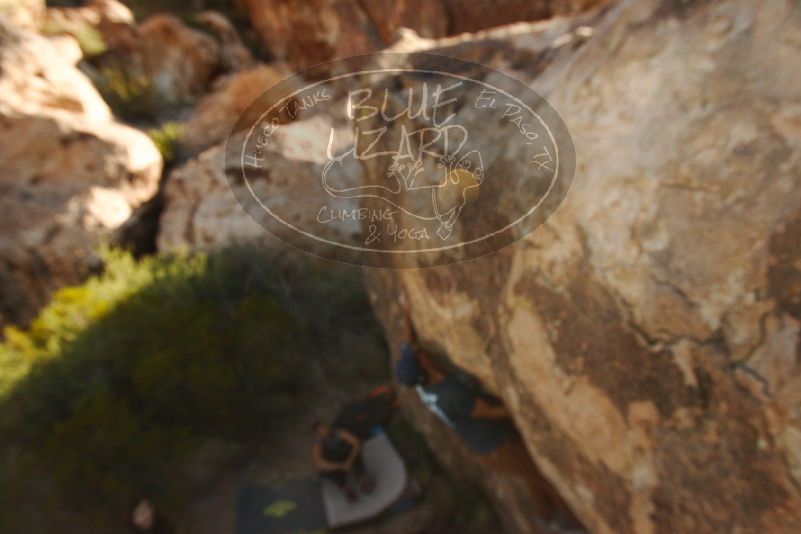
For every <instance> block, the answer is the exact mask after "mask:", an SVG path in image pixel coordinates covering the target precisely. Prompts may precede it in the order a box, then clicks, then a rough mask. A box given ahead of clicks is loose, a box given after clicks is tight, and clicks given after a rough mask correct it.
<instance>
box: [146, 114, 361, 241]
mask: <svg viewBox="0 0 801 534" xmlns="http://www.w3.org/2000/svg"><path fill="white" fill-rule="evenodd" d="M332 127H335V128H336V127H337V124H336V123H335V122H334V121H333V120H332V118H331V117H328V116H326V115H316V116H313V117H311V118H309V119H305V120H299V121H296V122H292V123H290V124H286V125H284V126H281V127H280V129H278V130H277V133H276V134H275V136H274V137H272V138H271V142H270V144H269V145H268V146H267V148H266V152H265V154H264V162H263V166H262V167H261V168H259V169H258V170H256V171H252V172H249V173H248V180H249V182H248V184H246V183H244V181H243V179H242V166H241V162H240V163H237V162H236V158H226V145H225V144H224V143H223V144H219V145H217V146H214V147H212V148H210V149H208V150H206V151H205V152H203V153H201V154H200V155H199V156H197V157H196V158H193V159H191V160H190V161H189V162H187V163H186V164H184V165H183V166H181V167H179V168H177V169H175V170H174V171H173V172H172V173H171V174H170V176H169V177H168V179H167V183H166V185H165V188H164V211H163V212H162V215H161V223H160V227H159V235H158V243H157V244H158V249H159V250H160V251H171V250H180V249H214V248H221V247H225V246H229V245H232V244H235V243H243V242H253V241H263V242H265V243H266V244H267V245H268V246H270V247H284V246H286V245H284V244H282V243H280V242H279V241H278V240H276V239H274V237H273V236H271V235H270V234H268V233H267V232H265V230H264V228H263V227H262V226H260V224H264V225H267V224H269V222H268V221H270V220H271V218H270V217H269V216H268V214H267V212H266V211H263V210H261V209H253V207H254V206H252V205H243V204H239V201H242V202H247V203H251V202H252V203H254V204H255V202H256V200H255V198H259V199H261V200H263V201H265V202H268V203H269V205H270V206H271V207H273V208H274V209H276V208H277V209H280V210H281V213H282V215H283V216H284V217H285V218H286V219H287V220H290V221H292V222H293V223H294V224H296V225H299V226H301V227H303V226H305V225H312V224H313V225H315V226H317V224H316V223H315V222H314V220H313V218H314V216H315V215H316V213H311V212H310V211H309V210H308V205H307V204H306V202H308V203H310V204H311V205H315V204H316V203H320V202H324V201H325V200H326V199H325V198H315V197H314V195H315V193H313V192H308V191H305V189H301V188H305V184H306V183H308V181H309V179H310V178H311V179H317V180H319V176H320V174H321V173H322V169H323V166H324V165H325V164H326V163H327V161H328V158H327V156H326V153H325V149H324V148H321V147H319V146H313V145H312V143H310V142H309V141H308V140H309V139H313V138H320V136H323V135H326V136H327V134H328V132H329V130H330V128H332ZM246 134H247V132H246V131H242V132H241V133H240V134H238V136H237V137H235V138H234V140H233V141H232V142H231V145H232V146H237V145H238V144H241V141H238V139H239V138H240V137H241V136H244V135H246ZM349 170H350V171H351V173H350V179H352V180H353V181H354V182H357V183H358V182H359V181H360V180H361V179H362V175H361V168H360V167H358V166H355V165H354V166H352V167H349ZM248 186H249V187H251V188H252V190H253V191H254V192H255V195H256V196H254V197H251V195H250V194H249V193H248V192H247V191H248V189H247V188H248ZM317 194H321V195H323V194H324V192H322V191H321V192H319V193H317ZM299 198H303V199H304V202H303V203H302V204H298V203H297V200H298V199H299ZM237 199H239V200H237ZM348 202H349V203H348V204H346V205H343V207H350V208H351V209H353V208H358V204H357V202H356V200H352V201H348ZM246 209H247V210H248V211H249V212H250V213H251V214H254V216H257V217H263V219H260V220H259V221H258V223H257V221H256V220H254V218H252V217H251V215H249V214H248V211H246ZM286 232H288V234H286V236H285V235H283V234H281V233H277V237H279V238H284V237H287V236H290V234H289V232H290V231H289V229H286ZM325 232H327V233H323V234H321V236H322V237H325V238H331V239H343V236H344V237H349V236H350V235H351V234H354V233H359V232H361V227H360V225H359V223H358V221H355V220H344V221H336V222H334V223H333V224H329V225H326V226H325Z"/></svg>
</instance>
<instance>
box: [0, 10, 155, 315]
mask: <svg viewBox="0 0 801 534" xmlns="http://www.w3.org/2000/svg"><path fill="white" fill-rule="evenodd" d="M79 58H80V51H79V49H78V45H77V43H75V42H74V41H73V40H71V39H70V38H69V37H63V38H59V39H58V40H57V41H50V40H48V39H45V38H43V37H39V36H37V35H33V34H27V33H23V32H20V31H18V30H16V29H14V28H12V27H10V26H8V25H6V24H0V95H1V96H0V161H2V162H3V163H2V166H0V189H2V195H0V229H1V230H0V294H1V295H2V299H0V323H5V322H9V321H13V322H18V323H19V322H25V321H26V320H27V319H29V318H30V317H31V316H32V314H33V313H34V312H35V311H36V309H37V308H39V307H40V306H41V305H43V304H45V303H46V302H47V300H48V298H49V295H50V293H51V292H52V291H53V290H54V289H56V288H58V287H61V286H63V285H66V284H70V283H75V282H78V281H80V279H81V278H82V277H84V276H85V275H86V274H88V273H89V272H90V270H91V269H93V268H94V267H96V265H97V259H96V256H95V253H94V250H95V247H96V246H97V245H99V244H100V243H102V242H103V241H104V240H105V238H106V237H107V236H109V235H110V234H111V233H112V232H113V231H114V230H115V229H116V228H118V227H119V226H120V225H121V224H122V223H123V222H124V221H125V220H126V219H127V218H128V216H129V215H130V214H131V212H132V210H133V209H134V208H135V207H136V206H138V205H140V204H141V203H143V202H144V201H146V200H147V199H149V198H150V197H152V196H153V195H154V194H155V192H156V189H157V186H158V180H159V177H160V174H161V166H162V161H161V156H160V154H159V153H158V151H157V150H156V148H155V146H154V145H153V143H152V142H151V141H150V139H148V137H147V136H146V135H144V134H143V133H141V132H139V131H137V130H134V129H132V128H129V127H127V126H123V125H122V124H119V123H116V122H114V120H113V119H112V117H111V113H110V112H109V109H108V107H107V106H106V105H105V103H104V102H103V100H102V99H101V98H100V95H99V94H98V93H97V92H96V91H95V89H94V88H93V87H92V85H91V84H90V83H89V81H88V80H87V79H86V78H85V77H84V76H83V75H82V74H81V73H80V72H79V71H78V70H77V69H76V68H75V66H74V62H75V61H77V60H78V59H79Z"/></svg>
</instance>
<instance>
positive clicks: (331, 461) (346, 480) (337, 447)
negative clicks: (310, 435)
mask: <svg viewBox="0 0 801 534" xmlns="http://www.w3.org/2000/svg"><path fill="white" fill-rule="evenodd" d="M313 430H314V433H315V435H316V436H317V442H316V443H315V444H314V445H313V446H312V460H313V462H314V466H315V467H316V468H317V471H318V472H319V473H320V476H322V477H324V478H327V479H328V480H330V481H332V482H333V483H334V484H336V485H337V486H338V487H339V488H340V489H341V490H342V491H343V492H344V493H345V496H346V497H347V498H348V500H349V501H351V502H354V501H356V500H357V499H358V492H357V491H356V485H357V484H359V485H360V486H361V489H362V491H364V492H365V493H370V492H371V491H372V489H373V481H372V479H371V477H370V476H369V475H368V474H367V472H366V470H365V467H364V461H363V459H362V442H361V440H360V439H359V438H357V437H356V436H354V435H353V434H352V433H350V432H348V431H347V430H345V429H342V428H332V427H330V426H328V425H326V424H325V423H321V422H319V421H317V422H315V423H314V427H313Z"/></svg>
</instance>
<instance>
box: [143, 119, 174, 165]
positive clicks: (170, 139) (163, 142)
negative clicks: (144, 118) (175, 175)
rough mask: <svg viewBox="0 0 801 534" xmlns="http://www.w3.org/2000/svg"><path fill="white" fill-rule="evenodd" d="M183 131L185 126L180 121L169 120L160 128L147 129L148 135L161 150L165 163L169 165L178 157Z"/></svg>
mask: <svg viewBox="0 0 801 534" xmlns="http://www.w3.org/2000/svg"><path fill="white" fill-rule="evenodd" d="M182 133H183V126H182V125H181V123H180V122H175V121H167V122H165V123H163V124H162V125H161V126H159V127H158V128H151V129H150V130H148V131H147V135H149V136H150V139H152V140H153V143H154V144H155V145H156V148H158V149H159V152H161V157H162V158H164V163H166V164H168V165H169V164H170V163H173V162H175V160H176V159H177V157H178V153H179V151H180V148H181V134H182Z"/></svg>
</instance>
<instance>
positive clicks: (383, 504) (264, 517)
mask: <svg viewBox="0 0 801 534" xmlns="http://www.w3.org/2000/svg"><path fill="white" fill-rule="evenodd" d="M362 457H363V459H364V464H365V468H366V469H367V472H368V473H369V474H370V475H371V476H372V477H373V478H374V480H375V487H374V489H373V491H372V492H371V493H370V494H369V495H365V494H364V493H361V492H360V494H359V499H358V500H357V501H355V502H349V501H348V499H347V497H345V495H344V494H343V493H342V491H340V489H339V488H338V487H337V486H336V485H335V484H333V483H332V482H330V481H329V480H320V479H319V478H318V477H316V476H314V477H311V478H304V479H299V480H292V481H289V482H286V483H282V484H275V485H265V486H254V485H249V486H245V487H244V488H242V490H241V491H240V493H239V500H238V502H237V521H236V534H301V533H303V534H311V533H317V532H325V531H326V530H327V528H336V527H342V526H345V525H350V524H353V523H358V522H361V521H365V520H368V519H372V518H374V517H376V516H378V515H380V514H381V513H382V512H384V511H385V510H387V509H388V508H389V507H390V506H392V504H393V503H394V502H395V501H397V499H398V498H399V497H400V496H401V494H402V493H403V490H404V488H405V487H406V483H407V474H406V466H405V465H404V463H403V459H402V458H401V457H400V455H399V454H398V452H397V451H396V450H395V447H394V446H393V445H392V442H391V441H390V440H389V438H388V437H387V436H386V434H384V433H383V432H382V433H380V434H377V435H376V436H374V437H372V438H370V439H369V440H367V441H365V442H364V445H363V448H362Z"/></svg>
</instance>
